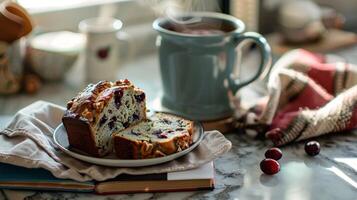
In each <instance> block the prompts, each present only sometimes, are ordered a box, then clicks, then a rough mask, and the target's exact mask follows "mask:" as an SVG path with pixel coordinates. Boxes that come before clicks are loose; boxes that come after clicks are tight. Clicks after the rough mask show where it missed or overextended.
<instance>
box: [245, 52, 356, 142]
mask: <svg viewBox="0 0 357 200" xmlns="http://www.w3.org/2000/svg"><path fill="white" fill-rule="evenodd" d="M332 60H334V61H331V57H329V56H325V55H320V54H313V53H311V52H308V51H305V50H302V49H297V50H293V51H290V52H288V53H286V54H285V55H283V56H282V57H281V58H280V59H279V60H278V61H277V62H276V64H275V65H274V67H273V69H272V72H271V74H270V76H269V80H268V96H267V97H264V98H262V99H261V101H260V103H258V104H257V105H255V106H254V107H253V108H251V109H250V110H249V112H248V114H247V115H245V118H244V120H245V123H244V126H245V127H255V128H257V127H260V128H261V127H265V128H266V129H263V130H264V135H265V137H267V138H269V139H270V140H271V141H272V142H273V143H274V145H276V146H281V145H285V144H288V143H290V142H294V141H300V140H305V139H308V138H312V137H316V136H320V135H324V134H327V133H333V132H340V131H345V130H351V129H353V128H355V127H356V126H357V107H356V105H357V86H355V85H356V83H357V71H356V70H357V66H355V65H352V64H348V63H345V62H336V59H332ZM247 116H250V117H247ZM252 116H253V117H252ZM266 130H268V131H266Z"/></svg>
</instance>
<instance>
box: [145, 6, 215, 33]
mask: <svg viewBox="0 0 357 200" xmlns="http://www.w3.org/2000/svg"><path fill="white" fill-rule="evenodd" d="M140 2H141V3H142V4H145V5H146V6H147V5H149V6H151V7H152V9H153V10H154V11H155V13H156V15H158V16H164V17H167V18H168V19H170V20H171V22H172V23H174V24H175V25H176V28H177V29H179V30H184V29H187V28H192V27H193V26H195V25H196V24H197V23H200V22H202V19H201V17H197V16H195V17H190V18H182V17H180V16H182V15H183V14H185V13H190V12H197V11H215V12H219V11H220V10H221V8H220V7H219V4H218V1H216V0H166V1H162V0H141V1H140Z"/></svg>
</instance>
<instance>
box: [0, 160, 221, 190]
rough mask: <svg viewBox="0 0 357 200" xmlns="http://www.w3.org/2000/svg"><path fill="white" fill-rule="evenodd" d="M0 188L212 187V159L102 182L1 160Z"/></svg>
mask: <svg viewBox="0 0 357 200" xmlns="http://www.w3.org/2000/svg"><path fill="white" fill-rule="evenodd" d="M0 188H1V189H21V190H42V191H68V192H90V193H97V194H118V193H137V192H170V191H188V190H200V189H213V188H214V167H213V162H210V163H207V164H205V165H203V166H201V167H199V168H196V169H192V170H187V171H182V172H172V173H165V174H148V175H126V174H123V175H119V176H117V177H116V178H114V179H110V180H107V181H103V182H97V181H88V182H78V181H74V180H70V179H59V178H56V177H54V176H53V175H52V174H51V173H50V172H49V171H46V170H44V169H40V168H36V169H33V168H25V167H18V166H14V165H9V164H4V163H0Z"/></svg>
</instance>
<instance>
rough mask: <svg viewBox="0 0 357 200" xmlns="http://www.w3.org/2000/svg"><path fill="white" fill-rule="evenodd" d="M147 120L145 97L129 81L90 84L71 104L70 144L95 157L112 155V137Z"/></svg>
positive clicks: (68, 121) (67, 118)
mask: <svg viewBox="0 0 357 200" xmlns="http://www.w3.org/2000/svg"><path fill="white" fill-rule="evenodd" d="M145 119H146V104H145V93H144V92H143V91H142V90H140V89H139V88H136V87H135V86H134V85H133V84H131V83H130V81H128V80H119V81H116V82H109V81H100V82H99V83H97V84H90V85H88V86H87V88H85V89H84V90H83V91H82V92H80V93H79V94H78V95H77V96H76V97H74V98H73V99H72V100H71V101H69V102H68V104H67V111H66V112H65V114H64V116H63V118H62V121H63V124H64V126H65V128H66V130H67V134H68V140H69V144H70V145H71V146H72V147H74V148H76V149H79V150H81V151H84V152H86V153H88V154H90V155H92V156H96V157H102V156H105V155H106V154H107V153H109V152H111V151H112V146H113V142H112V133H113V132H117V131H121V130H123V129H125V128H128V127H129V126H132V125H134V124H136V123H138V122H140V121H142V120H145Z"/></svg>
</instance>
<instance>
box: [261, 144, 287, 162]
mask: <svg viewBox="0 0 357 200" xmlns="http://www.w3.org/2000/svg"><path fill="white" fill-rule="evenodd" d="M282 156H283V153H282V152H281V150H280V149H279V148H276V147H273V148H270V149H268V150H267V151H266V152H265V157H266V158H271V159H274V160H279V159H280V158H281V157H282Z"/></svg>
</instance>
